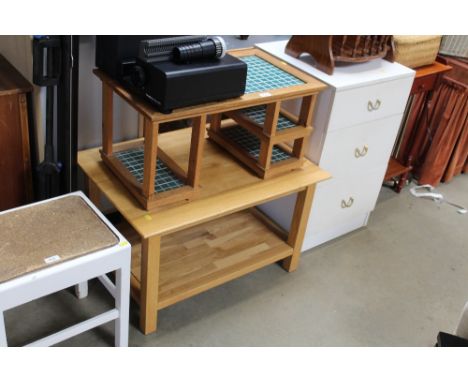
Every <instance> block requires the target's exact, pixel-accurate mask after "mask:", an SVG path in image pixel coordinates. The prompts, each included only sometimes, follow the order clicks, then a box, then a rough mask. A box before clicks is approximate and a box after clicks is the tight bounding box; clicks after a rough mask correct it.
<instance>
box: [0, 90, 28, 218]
mask: <svg viewBox="0 0 468 382" xmlns="http://www.w3.org/2000/svg"><path fill="white" fill-rule="evenodd" d="M0 179H1V182H0V211H1V210H6V209H9V208H13V207H17V206H19V205H21V204H24V203H26V202H29V201H30V199H31V169H30V160H29V137H28V125H27V108H26V97H25V96H24V94H20V95H18V94H15V95H3V96H1V97H0Z"/></svg>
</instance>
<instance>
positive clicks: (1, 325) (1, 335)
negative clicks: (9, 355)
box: [0, 311, 8, 347]
mask: <svg viewBox="0 0 468 382" xmlns="http://www.w3.org/2000/svg"><path fill="white" fill-rule="evenodd" d="M4 346H8V342H7V337H6V331H5V320H4V319H3V312H1V311H0V347H4Z"/></svg>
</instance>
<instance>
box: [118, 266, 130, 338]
mask: <svg viewBox="0 0 468 382" xmlns="http://www.w3.org/2000/svg"><path fill="white" fill-rule="evenodd" d="M129 306H130V268H129V266H125V267H124V268H121V269H118V270H116V271H115V307H116V308H117V309H118V311H119V317H118V318H117V319H116V320H115V346H128V321H129V317H128V314H129Z"/></svg>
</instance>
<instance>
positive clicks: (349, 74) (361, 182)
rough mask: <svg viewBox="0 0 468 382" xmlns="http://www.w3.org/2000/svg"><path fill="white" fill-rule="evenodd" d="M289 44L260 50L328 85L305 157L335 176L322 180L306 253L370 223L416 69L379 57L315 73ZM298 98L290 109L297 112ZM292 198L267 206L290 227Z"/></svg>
mask: <svg viewBox="0 0 468 382" xmlns="http://www.w3.org/2000/svg"><path fill="white" fill-rule="evenodd" d="M285 46H286V41H279V42H273V43H265V44H259V45H258V47H259V48H261V49H263V50H265V51H266V52H268V53H270V54H273V55H274V56H276V57H278V58H280V59H281V60H283V61H285V62H287V63H288V64H291V65H293V66H295V67H297V68H298V69H301V70H303V71H305V72H306V73H307V74H310V75H312V76H314V77H316V78H317V79H319V80H320V81H322V82H325V83H327V84H328V85H329V88H328V89H327V90H326V91H324V92H322V93H321V94H320V95H319V98H318V100H317V108H316V110H315V115H314V121H313V127H314V134H312V136H311V139H310V142H309V145H308V149H306V156H307V157H308V158H309V159H311V160H312V161H313V162H315V163H316V164H318V165H319V166H320V167H321V168H323V169H325V170H327V171H329V172H330V173H331V174H332V175H333V179H332V180H331V181H329V182H326V183H323V184H319V185H317V189H316V193H315V197H314V202H313V207H312V211H313V212H312V214H311V215H310V218H309V222H308V226H307V231H306V234H305V238H304V244H303V247H302V249H303V250H306V249H309V248H312V247H315V246H317V245H319V244H321V243H324V242H326V241H328V240H331V239H333V238H335V237H338V236H341V235H343V234H346V233H348V232H350V231H352V230H355V229H357V228H360V227H363V226H365V225H366V224H367V221H368V218H369V215H370V213H371V211H372V210H373V209H374V207H375V204H376V202H377V197H378V194H379V191H380V188H381V185H382V181H383V178H384V174H385V171H386V169H387V164H388V159H389V157H390V153H391V150H392V148H393V145H394V142H395V139H396V136H397V132H398V129H399V126H400V123H401V120H402V116H403V112H404V109H405V105H406V102H407V99H408V95H409V92H410V89H411V86H412V84H413V78H414V71H413V70H411V69H409V68H406V67H404V66H402V65H400V64H397V63H390V62H388V61H385V60H375V61H371V62H367V63H362V64H353V65H342V66H340V67H336V68H335V71H334V72H333V75H328V74H326V73H323V72H321V71H320V70H317V69H316V68H315V67H314V66H312V65H311V64H310V63H311V57H310V56H308V55H305V56H302V57H300V58H299V59H297V58H293V57H291V56H289V55H287V54H286V53H285V52H284V48H285ZM297 107H298V105H296V104H295V103H290V104H289V105H288V108H289V109H290V111H291V112H293V113H297ZM294 202H295V196H294V195H293V196H289V197H286V198H283V199H281V200H278V201H275V202H270V203H267V204H265V205H263V206H262V210H263V211H264V212H265V213H266V214H267V215H269V216H270V217H272V218H273V219H274V220H275V221H276V222H277V223H278V224H279V225H281V226H282V227H283V228H285V229H287V228H288V227H289V224H290V221H291V215H292V211H293V208H294Z"/></svg>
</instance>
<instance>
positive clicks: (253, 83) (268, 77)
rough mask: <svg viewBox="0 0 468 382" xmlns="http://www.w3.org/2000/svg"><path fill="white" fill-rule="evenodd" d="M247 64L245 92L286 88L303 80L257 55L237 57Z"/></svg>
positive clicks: (301, 82) (299, 83)
mask: <svg viewBox="0 0 468 382" xmlns="http://www.w3.org/2000/svg"><path fill="white" fill-rule="evenodd" d="M239 58H240V59H241V60H242V61H244V62H245V63H246V64H247V84H246V87H245V93H256V92H262V91H265V90H272V89H280V88H287V87H288V86H295V85H301V84H303V83H304V82H303V81H301V80H300V79H299V78H297V77H294V76H293V75H292V74H289V73H287V72H285V71H284V70H281V69H280V68H278V67H276V66H275V65H273V64H270V63H269V62H268V61H265V60H264V59H262V58H260V57H257V56H245V57H239Z"/></svg>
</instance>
